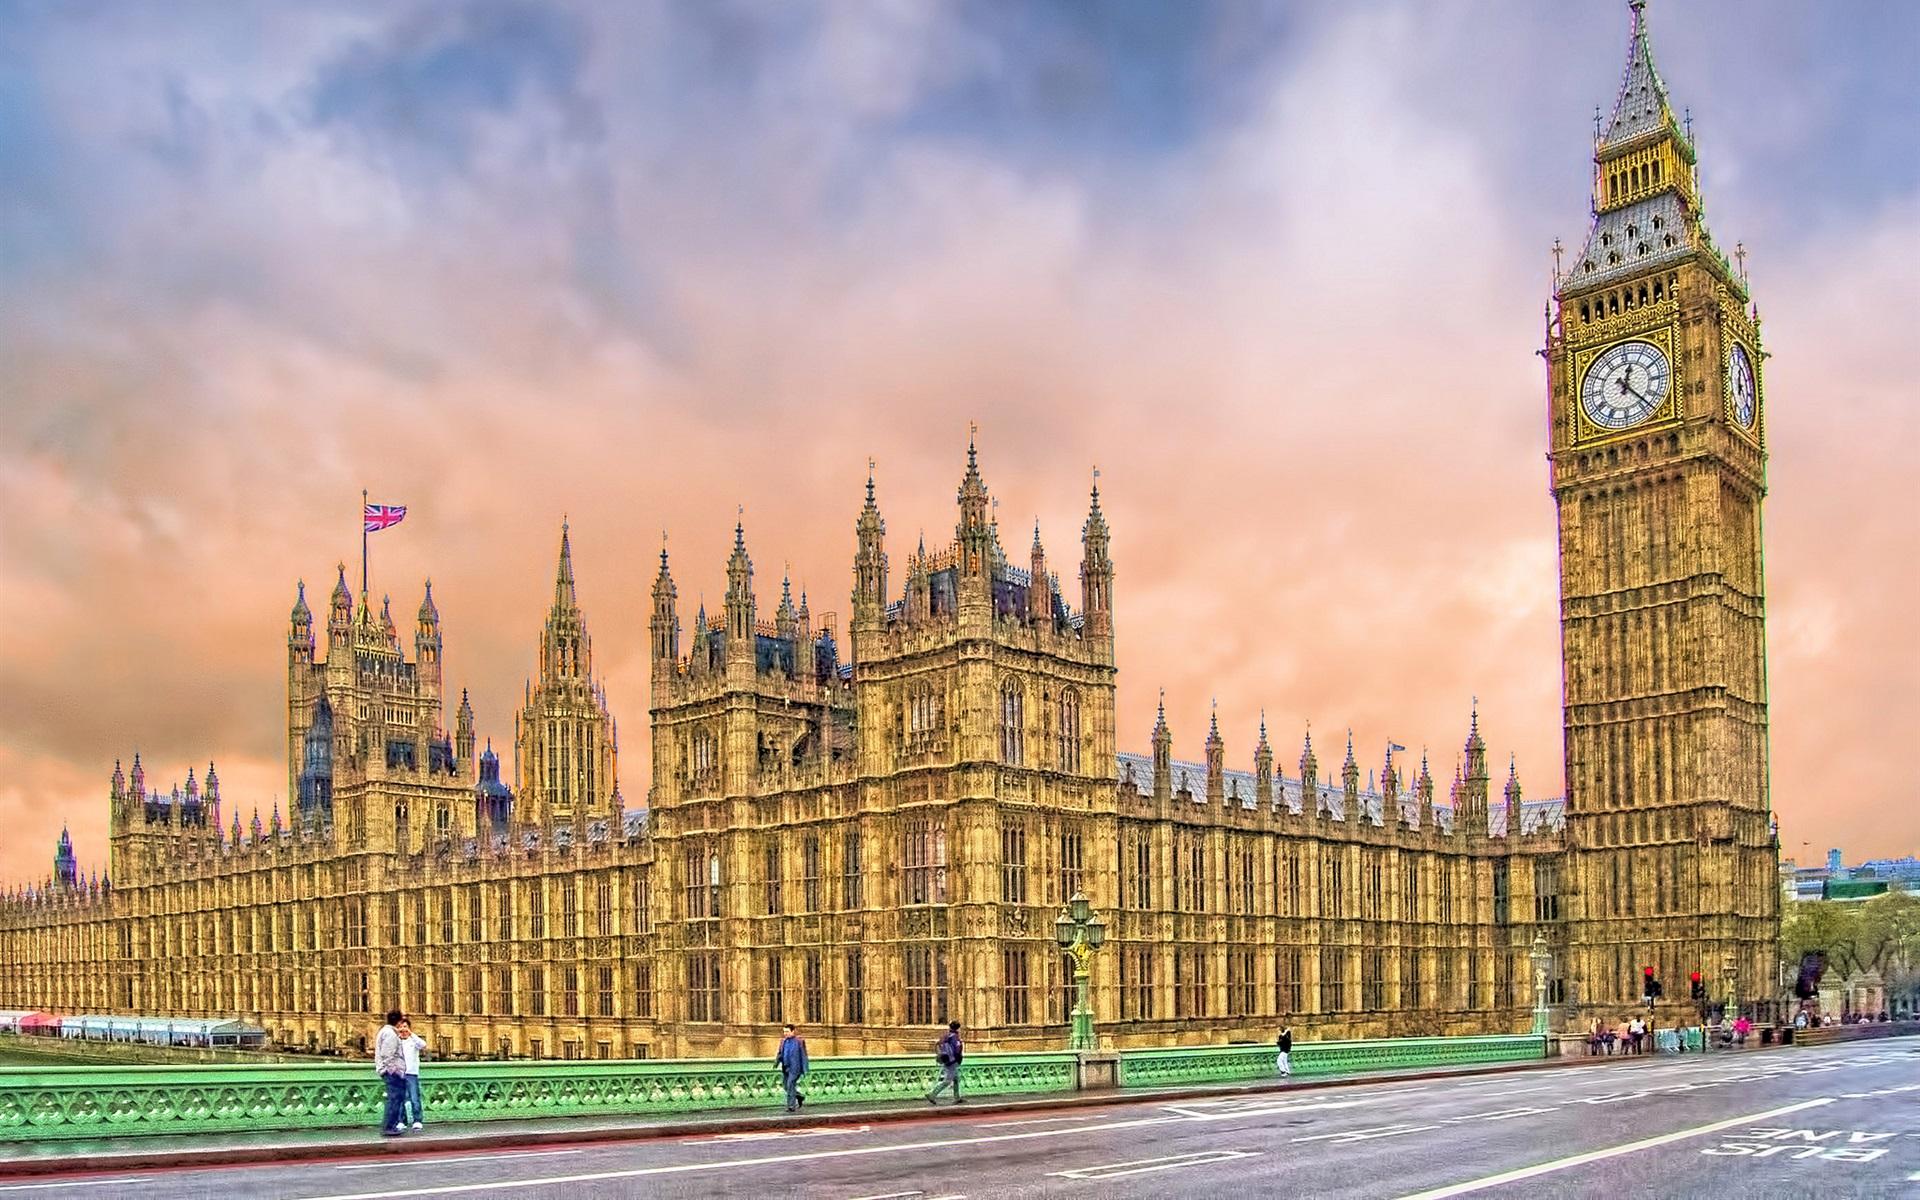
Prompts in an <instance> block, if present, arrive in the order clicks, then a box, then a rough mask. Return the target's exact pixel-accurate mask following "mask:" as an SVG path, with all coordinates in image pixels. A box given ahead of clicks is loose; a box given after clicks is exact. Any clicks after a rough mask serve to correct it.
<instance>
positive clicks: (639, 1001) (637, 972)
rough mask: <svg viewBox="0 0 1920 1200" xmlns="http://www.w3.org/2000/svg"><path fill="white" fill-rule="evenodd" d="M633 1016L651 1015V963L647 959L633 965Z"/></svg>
mask: <svg viewBox="0 0 1920 1200" xmlns="http://www.w3.org/2000/svg"><path fill="white" fill-rule="evenodd" d="M633 1015H634V1016H636V1017H651V1016H652V1015H653V963H652V962H651V961H649V960H647V959H640V960H639V961H637V962H635V963H634V964H633Z"/></svg>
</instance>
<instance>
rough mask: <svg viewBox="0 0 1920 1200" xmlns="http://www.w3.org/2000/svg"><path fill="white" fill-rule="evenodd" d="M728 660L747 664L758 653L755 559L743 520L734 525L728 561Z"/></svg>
mask: <svg viewBox="0 0 1920 1200" xmlns="http://www.w3.org/2000/svg"><path fill="white" fill-rule="evenodd" d="M726 615H727V658H728V659H729V660H733V659H737V658H738V657H740V655H741V653H742V651H744V652H745V657H746V659H747V661H749V662H751V661H752V660H753V652H754V598H753V560H752V559H751V558H749V557H747V530H746V524H745V522H743V521H736V522H734V525H733V553H732V554H731V555H729V556H728V558H727V614H726Z"/></svg>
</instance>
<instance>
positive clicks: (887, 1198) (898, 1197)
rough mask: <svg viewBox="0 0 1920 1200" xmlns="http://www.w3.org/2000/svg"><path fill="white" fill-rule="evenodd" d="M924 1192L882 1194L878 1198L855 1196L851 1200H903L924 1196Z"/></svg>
mask: <svg viewBox="0 0 1920 1200" xmlns="http://www.w3.org/2000/svg"><path fill="white" fill-rule="evenodd" d="M925 1194H926V1193H925V1192H882V1193H880V1194H879V1195H878V1196H855V1197H853V1200H905V1198H906V1197H908V1196H924V1195H925Z"/></svg>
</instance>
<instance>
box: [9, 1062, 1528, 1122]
mask: <svg viewBox="0 0 1920 1200" xmlns="http://www.w3.org/2000/svg"><path fill="white" fill-rule="evenodd" d="M1545 1054H1546V1040H1545V1039H1544V1038H1539V1037H1453V1038H1400V1039H1388V1040H1377V1041H1357V1042H1304V1043H1299V1044H1297V1045H1296V1047H1295V1049H1294V1052H1293V1073H1294V1075H1295V1076H1296V1077H1302V1076H1304V1077H1312V1076H1326V1075H1345V1074H1359V1073H1363V1072H1368V1071H1379V1070H1390V1069H1395V1068H1400V1069H1404V1068H1409V1067H1423V1066H1448V1065H1457V1064H1472V1063H1492V1062H1515V1061H1521V1060H1525V1059H1537V1058H1541V1057H1544V1056H1545ZM1119 1058H1120V1072H1119V1080H1120V1083H1121V1085H1122V1086H1123V1087H1146V1086H1155V1085H1160V1086H1171V1085H1179V1084H1193V1083H1215V1082H1229V1081H1234V1080H1249V1079H1259V1078H1270V1077H1272V1076H1273V1074H1274V1049H1273V1047H1272V1046H1269V1045H1237V1046H1183V1047H1176V1048H1171V1049H1159V1050H1123V1051H1121V1052H1120V1056H1119ZM1079 1064H1080V1056H1079V1055H1077V1054H1075V1053H1073V1052H1072V1051H1064V1050H1063V1051H1052V1052H1044V1053H1035V1054H994V1053H977V1054H969V1055H967V1063H966V1071H965V1075H964V1084H963V1086H964V1087H965V1089H966V1093H967V1094H968V1095H970V1096H987V1095H1016V1094H1024V1095H1033V1094H1039V1093H1048V1092H1070V1091H1074V1090H1075V1089H1076V1088H1078V1087H1079V1081H1080V1072H1079ZM938 1076H939V1068H938V1067H936V1066H935V1065H934V1064H933V1062H932V1061H931V1060H930V1059H929V1058H928V1057H927V1056H926V1055H909V1056H889V1057H865V1058H816V1059H814V1060H813V1064H812V1070H811V1071H809V1072H808V1074H807V1079H806V1083H805V1085H804V1090H805V1091H806V1093H807V1098H808V1099H809V1100H810V1101H812V1102H814V1103H817V1104H821V1103H846V1102H850V1101H873V1100H901V1099H912V1098H917V1097H918V1096H921V1095H924V1094H925V1093H926V1092H927V1090H928V1089H930V1088H931V1087H932V1086H933V1085H934V1083H935V1082H936V1080H937V1079H938ZM421 1087H422V1089H423V1091H424V1093H425V1096H424V1099H425V1101H426V1110H427V1117H428V1119H429V1120H431V1121H434V1122H436V1123H438V1122H466V1121H507V1120H537V1119H540V1118H550V1117H588V1118H592V1117H601V1118H618V1117H627V1116H642V1115H648V1114H670V1113H683V1112H690V1111H702V1110H711V1109H727V1108H733V1109H752V1108H771V1107H773V1106H775V1105H778V1104H781V1103H783V1101H784V1099H785V1094H784V1092H783V1091H782V1090H781V1086H780V1076H779V1073H778V1072H777V1071H775V1070H774V1069H773V1068H772V1067H771V1066H770V1065H769V1064H768V1063H767V1062H765V1061H764V1060H754V1061H742V1060H738V1059H660V1060H657V1061H648V1060H640V1061H602V1060H597V1059H596V1060H585V1061H579V1060H576V1061H571V1062H551V1061H549V1062H519V1063H497V1062H435V1063H429V1064H428V1066H427V1069H426V1070H425V1071H424V1072H422V1074H421ZM384 1098H385V1089H384V1088H383V1087H382V1085H381V1083H380V1080H379V1079H378V1077H377V1076H375V1075H374V1073H373V1068H372V1066H371V1065H370V1064H369V1063H366V1062H352V1063H338V1064H336V1063H326V1064H303V1063H285V1064H283V1063H261V1064H246V1065H233V1066H228V1065H220V1066H160V1067H15V1068H4V1069H0V1139H7V1140H16V1141H51V1140H56V1139H61V1138H97V1137H129V1136H139V1135H147V1134H196V1133H240V1132H261V1131H285V1130H303V1129H346V1128H365V1129H372V1128H374V1127H375V1126H377V1125H378V1124H379V1121H380V1114H381V1109H382V1105H383V1103H384Z"/></svg>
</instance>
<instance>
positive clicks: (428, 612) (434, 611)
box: [420, 579, 440, 626]
mask: <svg viewBox="0 0 1920 1200" xmlns="http://www.w3.org/2000/svg"><path fill="white" fill-rule="evenodd" d="M420 624H422V625H430V626H437V625H439V624H440V609H439V606H437V605H436V604H434V602H433V580H431V579H429V580H427V587H426V594H425V595H424V596H422V597H421V598H420Z"/></svg>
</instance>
